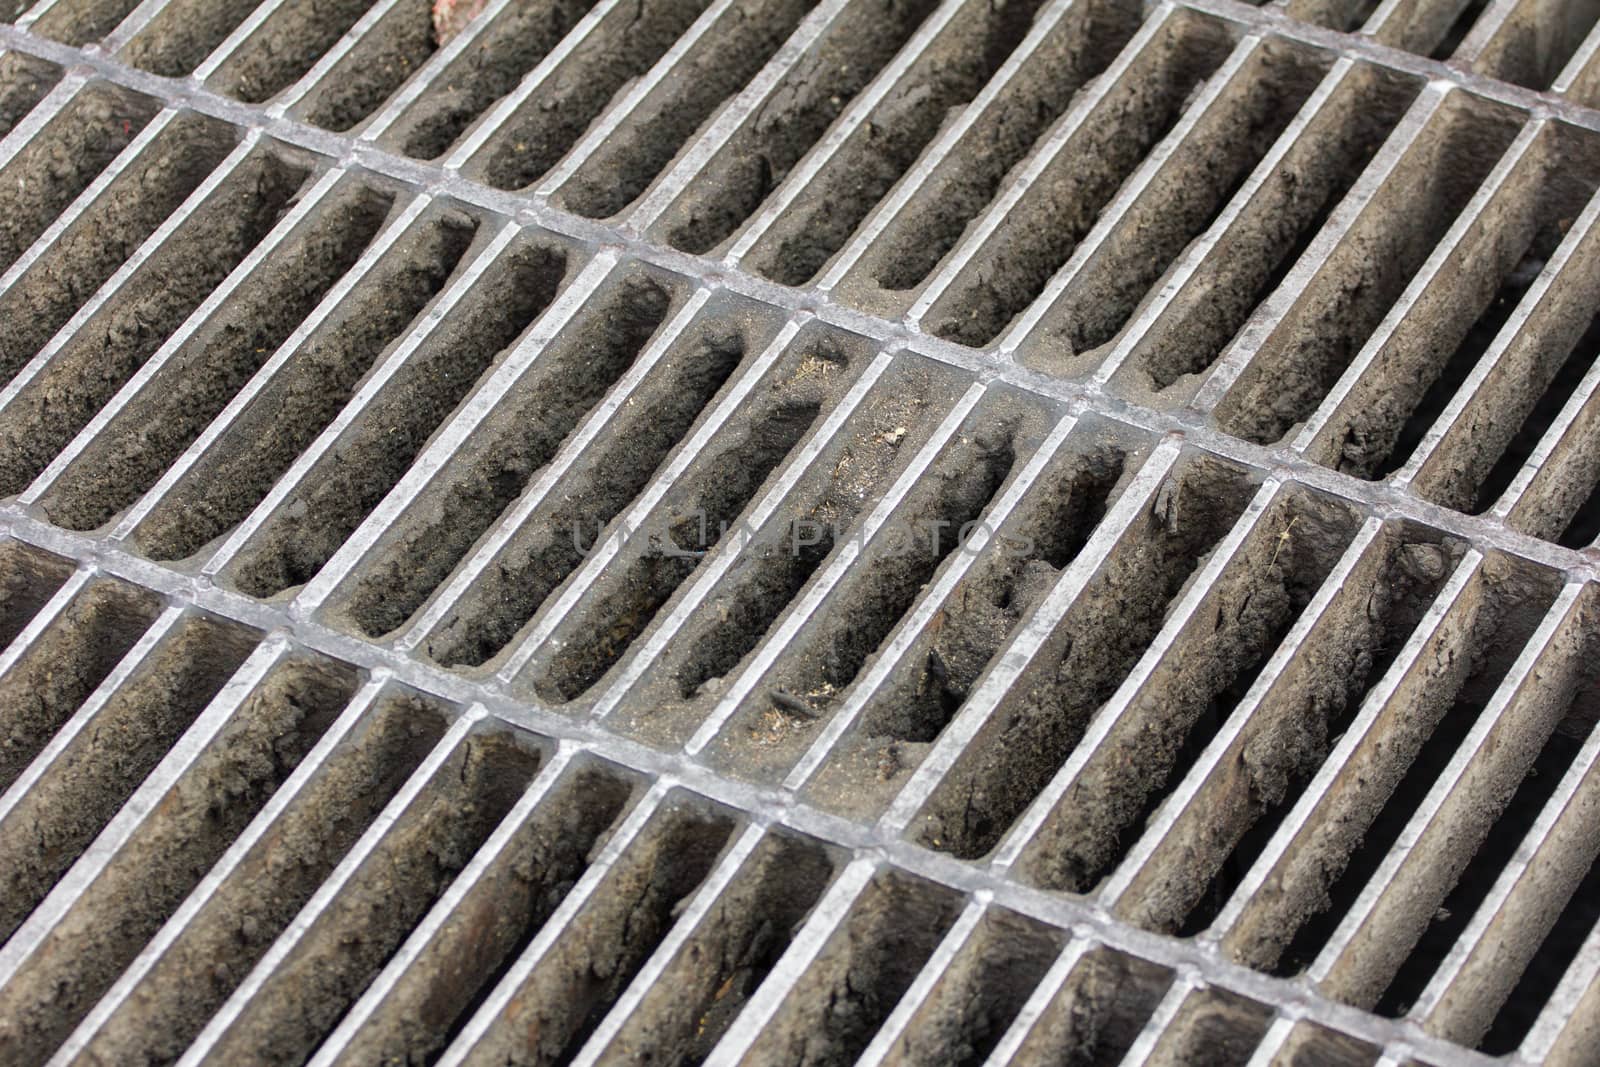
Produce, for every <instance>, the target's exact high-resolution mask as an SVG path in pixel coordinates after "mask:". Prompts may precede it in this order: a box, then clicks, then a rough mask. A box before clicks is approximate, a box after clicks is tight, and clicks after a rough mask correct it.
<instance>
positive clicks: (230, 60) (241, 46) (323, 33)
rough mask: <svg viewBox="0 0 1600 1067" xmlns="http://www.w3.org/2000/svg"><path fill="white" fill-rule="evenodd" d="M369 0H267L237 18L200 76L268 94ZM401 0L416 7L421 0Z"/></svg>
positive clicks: (233, 92)
mask: <svg viewBox="0 0 1600 1067" xmlns="http://www.w3.org/2000/svg"><path fill="white" fill-rule="evenodd" d="M375 2H376V0H272V2H271V6H270V7H268V8H265V9H263V10H262V11H260V12H257V13H256V14H255V15H254V16H253V17H251V18H249V19H248V21H245V22H244V23H243V25H242V26H241V27H240V28H241V29H245V28H246V27H247V28H248V33H247V35H246V36H245V37H244V38H243V39H242V40H240V39H239V34H238V33H235V34H234V35H233V38H232V40H233V41H234V44H233V46H232V47H231V48H230V49H227V50H224V51H222V52H221V53H219V54H218V55H216V56H215V57H213V60H212V62H211V63H208V64H206V67H207V68H208V70H207V71H206V72H205V74H206V81H207V82H208V83H209V84H210V85H213V86H215V87H217V88H218V89H220V90H221V91H223V92H225V93H227V94H229V95H230V96H236V97H238V98H239V99H240V100H243V101H245V102H246V103H250V104H259V103H261V102H263V101H265V100H269V99H271V98H272V97H273V96H276V95H277V94H278V93H279V92H281V91H282V90H284V89H287V88H288V87H289V86H291V85H293V84H294V83H295V82H297V81H299V80H300V77H301V76H302V75H304V74H305V73H306V72H307V71H309V70H310V69H311V68H312V67H313V66H314V65H315V64H316V62H317V60H319V59H321V58H322V56H323V54H324V53H325V52H327V51H328V50H329V49H330V48H332V47H333V46H334V45H336V44H338V43H339V39H340V38H341V37H343V36H344V35H345V33H346V32H347V31H348V30H349V29H350V28H351V27H352V26H354V25H355V24H356V22H357V21H358V20H359V19H360V18H361V16H362V15H364V14H366V12H367V9H368V8H370V7H372V6H373V5H374V3H375ZM403 2H406V3H410V4H412V5H413V6H416V7H421V0H403ZM262 15H264V16H265V17H262ZM235 24H237V21H235ZM219 28H220V27H219ZM229 28H230V29H232V27H231V26H230V27H229ZM220 43H221V42H219V44H220ZM212 47H213V48H215V47H217V45H213V46H212ZM219 60H220V62H219ZM182 73H188V72H187V71H184V72H182Z"/></svg>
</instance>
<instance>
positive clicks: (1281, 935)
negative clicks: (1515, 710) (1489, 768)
mask: <svg viewBox="0 0 1600 1067" xmlns="http://www.w3.org/2000/svg"><path fill="white" fill-rule="evenodd" d="M1541 579H1543V580H1544V581H1546V582H1548V576H1542V575H1539V574H1538V573H1518V571H1517V569H1516V568H1514V567H1512V566H1508V564H1507V562H1506V561H1505V560H1503V559H1500V558H1498V557H1496V558H1491V559H1487V560H1485V559H1484V557H1482V556H1479V555H1477V554H1475V553H1469V555H1468V556H1467V557H1466V558H1465V559H1464V560H1463V562H1462V564H1461V566H1460V568H1459V569H1458V570H1457V572H1456V574H1455V575H1454V576H1453V577H1452V579H1451V581H1450V583H1449V584H1448V585H1447V586H1446V588H1445V589H1444V590H1443V591H1442V592H1441V593H1440V595H1439V599H1438V600H1437V601H1436V602H1435V603H1434V605H1433V606H1432V608H1431V609H1430V612H1429V616H1428V617H1427V618H1426V619H1424V621H1423V623H1422V624H1421V625H1420V626H1419V627H1418V629H1417V631H1416V632H1415V633H1414V634H1413V635H1412V637H1411V639H1410V641H1409V643H1408V648H1407V652H1408V653H1411V654H1410V655H1406V656H1403V657H1402V658H1401V659H1400V660H1399V661H1398V662H1396V663H1395V664H1394V665H1393V667H1392V668H1391V669H1390V670H1389V671H1388V672H1387V673H1386V674H1385V676H1384V678H1383V679H1382V681H1380V682H1379V684H1378V685H1377V686H1376V687H1375V688H1374V690H1373V691H1372V692H1371V693H1369V694H1368V696H1367V699H1366V700H1365V701H1364V702H1363V704H1362V707H1361V708H1360V710H1359V711H1358V712H1357V714H1356V716H1355V717H1354V718H1353V719H1352V720H1351V721H1350V722H1349V724H1348V726H1347V727H1346V729H1345V730H1344V731H1343V732H1342V734H1341V736H1340V737H1339V739H1338V741H1337V743H1336V744H1334V745H1333V746H1332V749H1331V751H1330V752H1329V754H1328V756H1327V758H1326V759H1325V760H1324V761H1323V762H1322V765H1321V767H1320V768H1319V769H1318V771H1317V772H1316V774H1315V776H1314V777H1312V778H1311V780H1310V782H1309V783H1308V784H1307V785H1306V786H1305V788H1304V790H1303V791H1302V792H1301V794H1300V796H1299V797H1298V799H1297V800H1296V803H1295V806H1294V809H1293V811H1292V812H1290V813H1288V815H1287V817H1286V818H1285V819H1284V821H1283V823H1282V824H1281V826H1279V827H1277V828H1276V832H1275V833H1274V834H1273V837H1272V840H1271V841H1270V842H1268V843H1267V845H1266V847H1265V848H1264V849H1263V850H1262V852H1261V853H1260V855H1259V857H1257V859H1256V862H1255V864H1254V866H1253V868H1252V870H1251V871H1250V872H1249V873H1248V874H1247V875H1246V877H1245V879H1244V881H1243V883H1242V884H1241V886H1240V887H1239V889H1238V890H1236V892H1235V895H1234V898H1233V900H1231V901H1230V902H1229V904H1228V905H1227V907H1226V908H1225V909H1224V911H1223V913H1222V915H1221V916H1220V917H1219V918H1218V919H1217V922H1216V924H1215V927H1216V930H1217V931H1218V932H1219V933H1220V934H1221V935H1222V936H1223V938H1224V944H1225V946H1226V947H1227V949H1228V950H1229V951H1230V952H1231V953H1233V954H1235V957H1236V958H1239V959H1242V960H1248V961H1249V962H1250V963H1251V964H1252V965H1254V966H1259V967H1271V966H1273V965H1274V964H1276V963H1277V962H1278V961H1279V960H1280V959H1281V956H1282V953H1283V951H1284V950H1285V949H1286V948H1287V947H1288V945H1289V943H1290V940H1291V939H1292V937H1293V935H1294V933H1295V932H1296V931H1297V930H1298V929H1299V928H1300V927H1301V926H1302V925H1303V924H1304V923H1305V922H1306V921H1307V920H1308V919H1310V918H1311V917H1312V916H1314V915H1315V914H1316V913H1317V912H1318V911H1319V910H1321V909H1322V908H1323V907H1324V906H1325V904H1326V903H1327V902H1328V900H1329V892H1330V890H1331V889H1332V886H1331V885H1330V882H1331V881H1332V880H1333V879H1334V877H1335V876H1336V874H1337V873H1338V872H1341V871H1343V870H1344V867H1345V864H1346V863H1347V862H1348V860H1349V857H1350V856H1351V854H1352V853H1353V852H1354V851H1355V849H1356V846H1357V845H1358V844H1359V843H1360V841H1361V839H1362V837H1363V836H1364V835H1365V834H1366V833H1367V832H1368V831H1369V829H1370V828H1371V826H1372V822H1373V820H1374V818H1375V817H1376V816H1377V815H1378V814H1379V812H1380V811H1381V809H1382V805H1383V803H1384V801H1386V800H1387V799H1388V798H1389V797H1390V796H1391V795H1392V792H1393V790H1394V788H1395V787H1396V785H1397V784H1399V782H1400V781H1401V779H1402V777H1403V773H1404V771H1405V770H1406V768H1407V767H1408V766H1409V765H1410V764H1411V763H1412V762H1413V760H1414V759H1415V758H1416V754H1417V753H1418V751H1419V749H1421V748H1422V745H1423V743H1424V742H1425V740H1426V738H1427V737H1428V735H1429V734H1430V733H1431V732H1432V731H1433V730H1434V729H1435V728H1436V727H1437V725H1438V723H1439V722H1440V721H1441V719H1442V718H1443V717H1444V716H1445V714H1446V712H1447V711H1448V707H1449V702H1450V701H1452V700H1453V699H1455V698H1456V697H1458V696H1461V697H1462V698H1463V699H1464V700H1467V701H1470V702H1471V704H1470V705H1469V706H1471V707H1473V708H1474V710H1475V708H1476V707H1477V706H1481V701H1482V700H1483V696H1482V695H1481V693H1480V691H1478V690H1477V689H1476V687H1475V686H1474V685H1473V684H1472V677H1473V673H1474V670H1475V669H1476V668H1477V666H1478V664H1479V663H1480V662H1485V663H1492V664H1495V667H1494V668H1491V673H1490V674H1489V675H1487V676H1486V677H1485V678H1484V680H1483V683H1482V684H1483V685H1484V686H1485V687H1486V688H1488V689H1490V691H1492V687H1493V685H1494V684H1495V683H1496V682H1497V681H1498V677H1497V676H1496V675H1495V673H1494V671H1495V670H1499V671H1502V672H1503V670H1504V662H1505V661H1497V660H1493V659H1491V660H1480V659H1479V655H1480V652H1479V650H1480V649H1481V648H1482V647H1484V646H1483V644H1482V640H1483V635H1484V633H1485V630H1484V629H1480V627H1484V628H1486V629H1487V631H1488V632H1492V627H1493V625H1494V621H1495V619H1496V617H1497V615H1498V614H1499V612H1500V611H1503V610H1507V609H1506V608H1504V607H1502V606H1501V605H1502V604H1504V603H1507V602H1506V601H1498V600H1497V598H1496V595H1495V594H1496V593H1499V592H1505V593H1506V594H1507V595H1508V598H1509V601H1508V602H1509V603H1510V604H1512V605H1515V604H1516V602H1517V601H1516V597H1517V586H1518V584H1519V583H1530V584H1531V586H1532V588H1531V589H1530V590H1529V591H1528V592H1527V593H1525V594H1524V595H1526V596H1529V597H1540V596H1541V593H1540V592H1539V591H1538V590H1539V585H1540V583H1541ZM1552 596H1553V593H1552ZM1542 599H1543V604H1541V605H1539V606H1538V607H1537V608H1535V609H1534V611H1535V616H1536V615H1537V614H1538V613H1542V610H1543V607H1545V606H1547V605H1548V604H1549V602H1550V599H1551V596H1543V597H1542ZM1529 625H1530V626H1531V623H1529ZM1522 632H1523V633H1525V632H1526V631H1522ZM1516 633H1517V630H1516V629H1512V630H1511V634H1510V635H1508V636H1514V635H1516ZM1468 714H1469V716H1470V714H1471V713H1470V712H1469V713H1468ZM1445 736H1446V738H1447V739H1449V738H1453V737H1456V736H1459V732H1458V731H1457V730H1454V729H1447V733H1446V735H1445ZM1447 745H1448V740H1447V741H1446V746H1447ZM1447 754H1448V748H1446V755H1447ZM1436 769H1437V768H1436V766H1433V767H1424V772H1425V773H1423V774H1422V779H1423V780H1422V782H1421V783H1420V785H1421V791H1422V792H1424V793H1425V792H1426V788H1427V785H1428V784H1429V782H1428V773H1426V772H1429V771H1436ZM1388 829H1389V828H1387V827H1380V828H1379V830H1378V831H1376V833H1375V836H1378V837H1381V836H1382V834H1383V833H1384V832H1386V831H1387V830H1388ZM1268 877H1270V878H1272V880H1273V885H1274V887H1275V891H1274V892H1272V893H1270V894H1260V895H1257V890H1256V887H1257V886H1258V885H1259V884H1261V882H1262V880H1264V879H1266V878H1268ZM1356 888H1357V889H1359V885H1358V886H1357V887H1356Z"/></svg>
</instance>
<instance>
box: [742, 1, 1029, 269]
mask: <svg viewBox="0 0 1600 1067" xmlns="http://www.w3.org/2000/svg"><path fill="white" fill-rule="evenodd" d="M1040 6H1041V5H1040V4H1039V3H1038V2H1037V0H1012V2H1011V3H1006V4H989V3H976V4H975V3H968V4H964V5H962V7H961V9H960V10H959V11H957V12H956V13H955V15H954V16H953V17H952V18H951V20H950V21H949V22H948V23H946V24H945V26H944V27H943V28H942V29H941V32H940V33H939V35H938V37H937V38H936V39H935V40H934V41H933V42H932V43H931V44H930V45H929V46H928V47H927V48H926V49H924V50H923V51H922V52H921V53H920V54H918V56H917V59H916V62H915V63H914V64H913V65H912V66H911V68H910V69H909V70H907V71H906V72H905V73H904V74H903V75H901V76H900V77H899V78H898V79H896V81H895V83H894V85H893V86H892V87H891V88H890V89H889V91H888V92H887V93H886V94H884V96H883V97H881V98H880V99H878V100H877V101H876V102H875V103H874V104H873V106H872V109H871V110H870V111H869V112H868V113H867V114H866V116H865V118H864V119H862V122H861V124H860V125H859V126H857V127H856V131H855V133H854V134H853V135H852V136H851V137H850V138H849V140H847V141H846V142H845V144H843V145H842V146H840V147H839V148H838V149H837V150H836V151H835V152H834V153H833V155H832V156H831V158H830V159H829V160H828V162H827V164H826V165H824V166H823V168H822V169H821V170H820V171H819V172H818V173H816V174H815V175H813V176H812V177H811V178H810V180H809V182H808V183H807V190H808V193H807V197H806V199H805V200H804V201H801V202H794V203H791V204H790V205H789V206H788V207H787V208H786V209H785V211H784V213H783V214H782V215H780V216H779V217H778V218H777V219H776V220H774V222H773V223H772V224H771V226H769V227H768V229H767V231H766V232H765V234H763V236H762V239H761V241H760V242H759V243H758V244H757V245H756V247H755V248H754V249H753V250H752V251H751V253H750V255H749V256H748V257H746V262H747V263H749V265H750V267H751V268H752V269H754V270H755V271H756V272H757V273H759V274H761V275H763V276H765V277H767V278H771V279H772V280H773V281H776V282H780V283H782V284H783V285H804V284H806V283H807V282H808V281H810V280H811V279H812V277H813V276H815V275H816V273H817V272H818V271H819V270H821V269H822V267H823V266H824V265H825V264H826V263H827V262H828V261H829V259H831V258H832V256H833V254H834V253H835V252H837V251H839V249H840V248H842V247H844V244H845V242H846V241H848V240H849V238H850V236H851V234H852V233H854V232H855V229H856V227H858V226H859V225H860V224H861V221H862V220H863V219H865V218H866V217H867V215H868V214H869V213H870V212H871V211H872V208H873V207H874V205H876V204H877V203H878V202H879V201H880V200H881V199H882V198H883V196H884V194H886V193H887V192H888V191H889V189H890V187H891V186H893V185H894V183H895V182H896V181H898V180H899V179H900V178H901V176H902V175H904V174H905V172H906V171H907V170H909V169H910V168H911V165H912V164H913V163H914V162H916V160H917V157H918V156H919V155H920V154H921V153H922V151H923V150H924V149H925V148H926V147H927V145H928V143H929V142H930V141H932V140H933V138H934V137H935V135H936V134H938V133H939V130H940V127H941V126H942V124H943V123H944V122H945V120H946V117H947V116H948V114H949V112H950V111H951V110H953V109H956V108H961V107H964V106H966V105H967V104H968V103H970V102H971V100H972V98H973V97H974V96H976V95H977V94H978V91H979V90H980V89H982V88H983V86H984V85H986V84H988V83H989V81H990V80H991V79H993V78H994V76H995V73H996V72H997V71H998V70H999V69H1000V67H1001V65H1002V64H1004V63H1005V62H1006V60H1007V59H1008V58H1010V56H1011V55H1012V53H1013V52H1015V51H1016V49H1017V46H1018V45H1019V44H1021V43H1022V39H1023V38H1024V36H1026V35H1027V33H1028V31H1029V29H1030V24H1031V23H1032V21H1033V19H1034V16H1035V14H1036V13H1037V11H1038V10H1039V7H1040Z"/></svg>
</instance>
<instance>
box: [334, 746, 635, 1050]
mask: <svg viewBox="0 0 1600 1067" xmlns="http://www.w3.org/2000/svg"><path fill="white" fill-rule="evenodd" d="M552 779H554V780H552ZM633 792H634V784H633V783H632V782H631V781H630V780H629V779H628V778H627V777H626V776H624V775H622V774H620V773H618V772H617V771H616V770H615V769H613V768H610V767H607V766H605V765H602V764H598V763H584V764H580V765H578V766H567V765H565V764H561V765H558V764H557V763H556V762H554V761H553V762H552V763H551V765H550V766H549V767H548V768H547V769H546V770H545V771H544V772H543V775H542V776H541V779H540V781H539V782H537V783H535V785H534V786H533V788H532V789H530V790H529V792H528V794H527V795H526V796H524V798H523V799H522V800H520V801H519V802H518V804H517V807H516V808H515V809H513V811H512V813H511V814H510V815H508V816H507V817H506V819H505V821H504V822H503V823H502V825H501V827H500V829H499V830H497V831H496V833H495V836H494V838H492V839H491V840H490V842H489V843H488V844H486V845H485V846H484V847H483V849H482V850H481V851H480V853H479V856H478V857H477V858H476V859H475V860H474V861H473V863H472V865H471V866H470V867H469V868H468V869H467V870H464V871H463V872H462V874H461V876H460V877H459V878H458V879H457V880H456V882H455V883H454V884H452V886H451V889H450V891H449V894H448V895H447V896H446V897H444V898H442V899H441V901H440V903H439V904H438V905H436V906H435V908H434V910H433V911H432V912H431V913H430V916H429V918H428V920H427V921H425V922H424V923H423V924H422V925H421V926H419V927H418V929H417V930H416V931H415V932H414V933H413V935H412V937H411V938H410V939H409V940H408V942H407V945H406V946H405V947H403V948H402V949H400V950H399V951H398V952H396V953H395V955H394V958H393V959H392V960H391V961H390V964H389V966H388V968H387V969H386V970H385V972H384V974H383V975H382V976H380V977H379V978H378V979H377V980H375V981H374V982H373V984H372V987H371V988H370V989H369V990H368V992H367V994H366V996H365V997H363V999H362V1000H361V1002H360V1003H359V1004H358V1005H357V1006H356V1007H355V1008H354V1009H352V1011H351V1012H350V1014H349V1015H347V1016H346V1018H345V1021H344V1023H343V1024H342V1025H341V1027H340V1030H339V1031H338V1032H337V1033H335V1034H334V1035H333V1036H332V1037H330V1038H329V1040H328V1041H327V1042H326V1043H325V1044H324V1045H323V1047H322V1049H321V1050H320V1051H319V1053H318V1056H317V1059H316V1060H314V1061H313V1063H322V1062H332V1061H333V1060H335V1059H336V1058H342V1059H345V1060H352V1059H355V1060H365V1061H369V1062H371V1061H388V1060H394V1061H405V1060H407V1059H408V1058H409V1060H410V1061H412V1062H423V1061H427V1060H431V1059H432V1058H434V1057H436V1056H438V1055H439V1053H441V1052H442V1051H443V1050H444V1048H445V1047H446V1046H447V1045H448V1044H449V1042H450V1041H451V1039H452V1038H453V1037H454V1036H455V1035H456V1034H457V1033H459V1032H460V1029H461V1027H462V1026H463V1025H464V1024H465V1023H466V1021H467V1020H468V1019H469V1018H470V1017H471V1016H472V1014H473V1011H474V1009H475V1008H476V1007H477V1006H478V1005H479V1004H480V1003H482V1001H483V1000H484V998H485V997H487V996H488V995H489V993H490V992H491V991H492V990H493V989H494V988H495V986H496V985H497V984H498V983H499V981H500V979H501V978H502V977H503V976H504V975H505V974H506V973H507V972H508V971H509V969H510V968H511V967H512V966H513V965H514V964H515V963H516V961H517V959H518V958H519V957H520V956H521V955H522V953H523V951H524V950H525V949H526V948H527V946H528V945H529V943H530V942H531V941H532V940H533V938H534V937H535V936H536V935H537V934H539V933H540V931H541V930H544V929H550V928H553V927H552V922H553V920H552V916H553V915H555V914H556V912H557V909H558V908H559V907H560V906H561V905H562V904H563V903H564V902H565V901H566V900H568V899H570V894H571V893H572V892H573V891H574V886H575V884H576V883H578V881H579V879H580V878H583V877H585V875H586V872H588V871H591V870H595V869H596V867H595V860H596V858H597V853H598V852H599V850H600V848H601V842H602V841H603V839H604V838H606V836H607V835H608V834H609V833H611V832H612V827H613V826H614V824H615V823H616V821H617V820H618V819H619V818H620V817H621V816H622V813H623V812H624V811H625V809H626V808H627V806H628V803H629V801H630V797H631V794H632V793H633ZM508 831H509V833H508ZM447 909H448V910H447ZM554 925H555V926H559V925H560V924H559V923H555V924H554Z"/></svg>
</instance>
